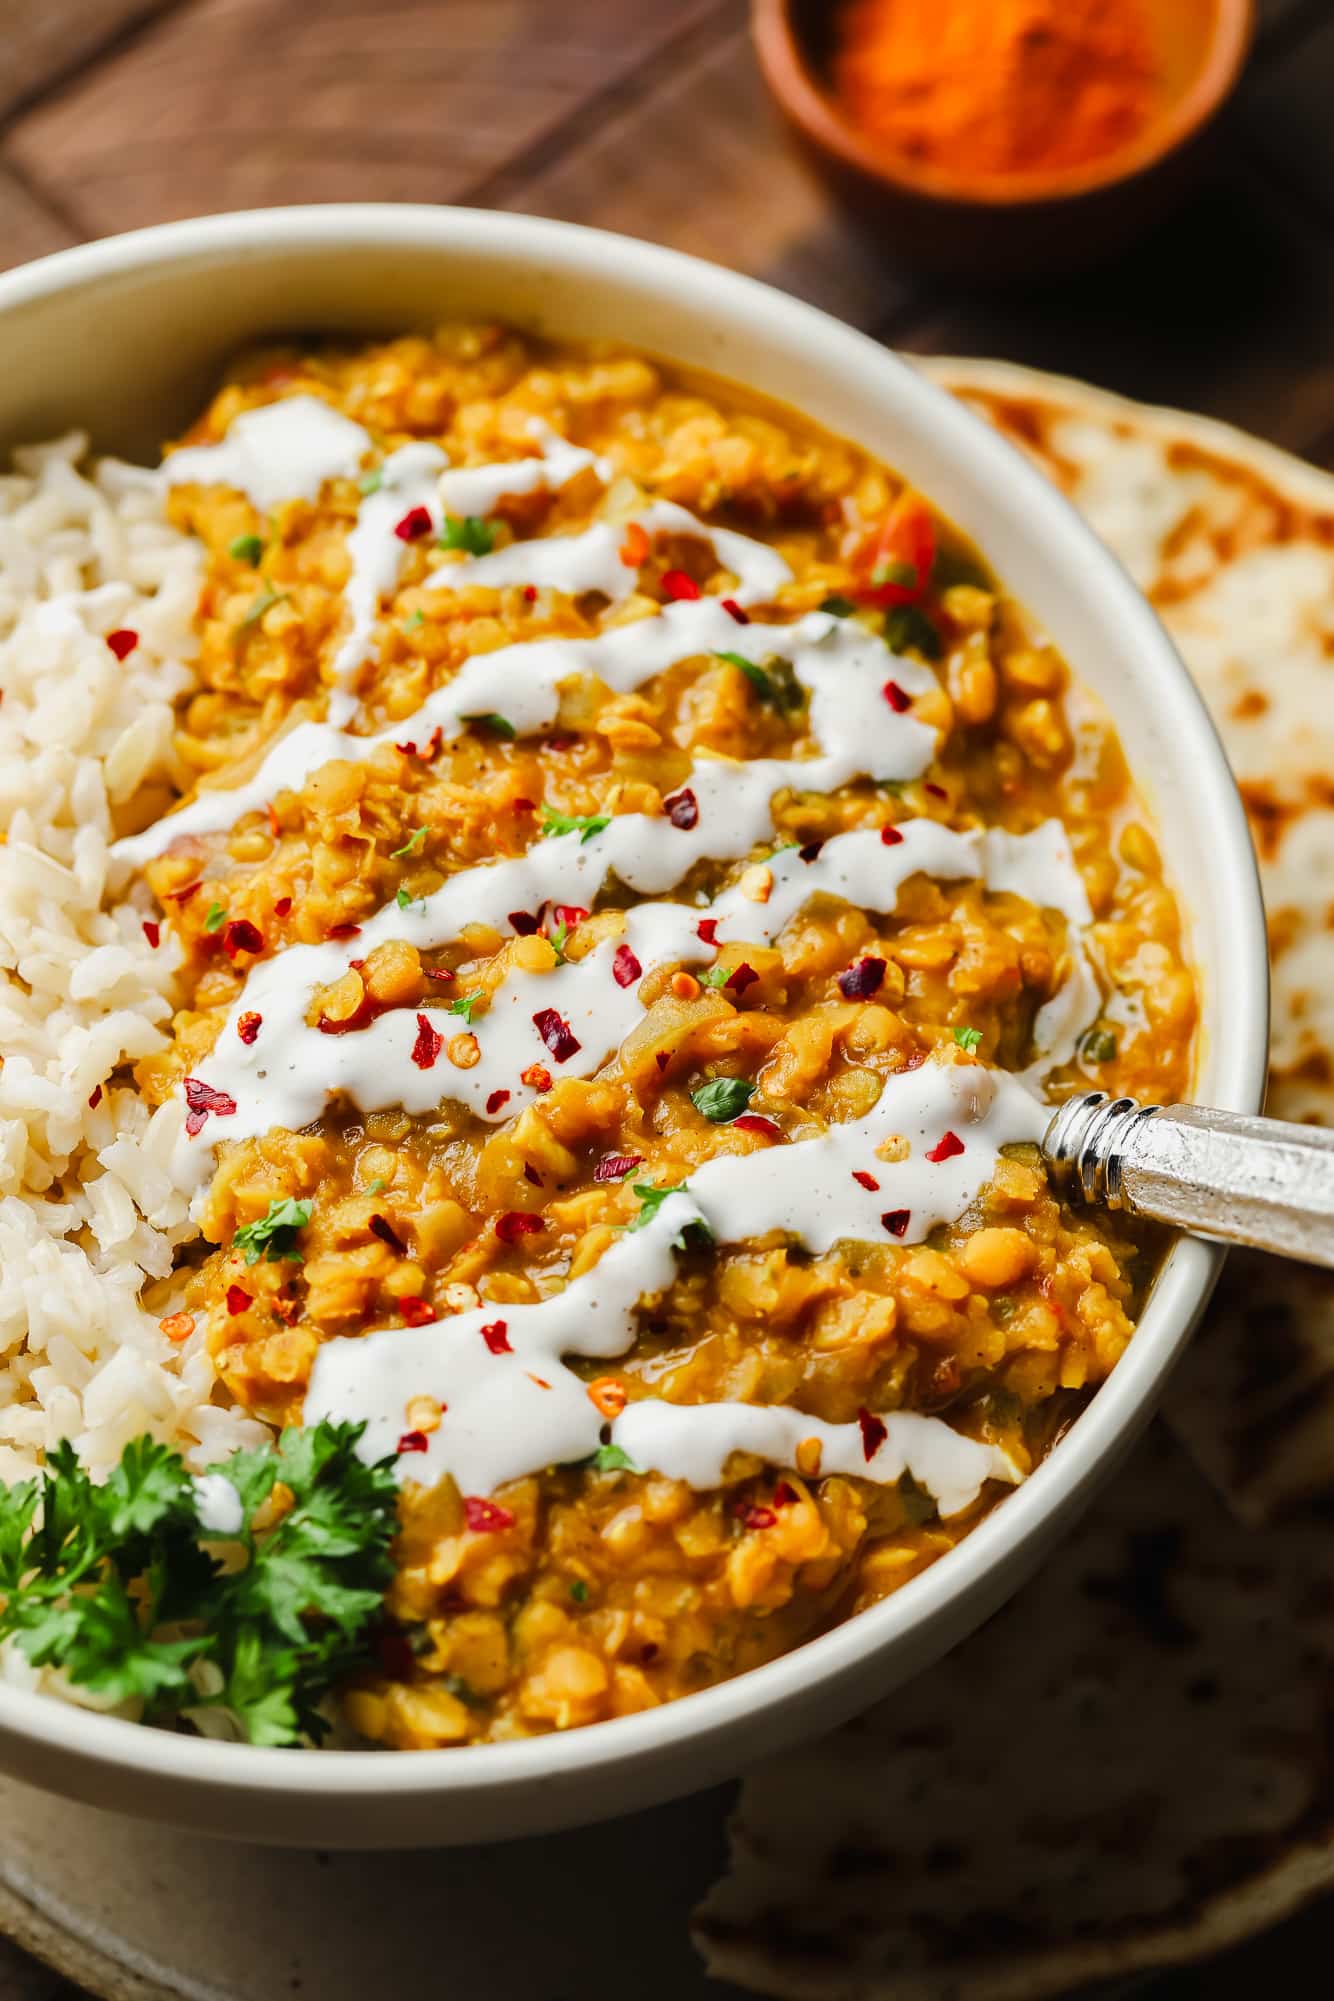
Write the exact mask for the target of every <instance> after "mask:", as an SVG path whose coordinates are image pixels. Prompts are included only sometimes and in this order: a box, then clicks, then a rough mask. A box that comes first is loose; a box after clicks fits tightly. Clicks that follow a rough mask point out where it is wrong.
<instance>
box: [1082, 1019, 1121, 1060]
mask: <svg viewBox="0 0 1334 2001" xmlns="http://www.w3.org/2000/svg"><path fill="white" fill-rule="evenodd" d="M1079 1053H1080V1055H1081V1056H1082V1057H1083V1058H1084V1061H1085V1062H1086V1063H1111V1062H1114V1061H1115V1058H1116V1037H1115V1036H1114V1035H1113V1034H1112V1032H1111V1030H1110V1029H1107V1028H1091V1029H1090V1030H1089V1032H1088V1034H1087V1035H1086V1036H1085V1037H1084V1040H1083V1041H1082V1042H1081V1043H1080V1045H1079Z"/></svg>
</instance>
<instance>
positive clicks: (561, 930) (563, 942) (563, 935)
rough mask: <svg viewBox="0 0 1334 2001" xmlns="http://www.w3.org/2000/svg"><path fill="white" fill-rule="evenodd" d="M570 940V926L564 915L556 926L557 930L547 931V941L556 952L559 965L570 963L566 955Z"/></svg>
mask: <svg viewBox="0 0 1334 2001" xmlns="http://www.w3.org/2000/svg"><path fill="white" fill-rule="evenodd" d="M569 942H570V927H569V925H568V924H567V923H566V922H565V919H564V918H563V917H562V918H561V921H560V923H559V924H558V925H557V926H556V928H555V930H554V931H548V933H547V943H548V944H549V945H550V947H551V949H552V951H553V952H554V953H555V954H556V964H557V965H558V966H564V965H566V964H568V961H567V959H566V957H565V947H566V946H567V945H568V944H569Z"/></svg>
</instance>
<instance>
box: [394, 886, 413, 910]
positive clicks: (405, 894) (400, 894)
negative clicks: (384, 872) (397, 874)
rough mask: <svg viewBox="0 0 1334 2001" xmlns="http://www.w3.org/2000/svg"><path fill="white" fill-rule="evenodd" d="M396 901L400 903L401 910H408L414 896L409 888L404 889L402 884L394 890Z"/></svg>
mask: <svg viewBox="0 0 1334 2001" xmlns="http://www.w3.org/2000/svg"><path fill="white" fill-rule="evenodd" d="M394 901H395V903H396V904H397V905H398V907H399V909H400V910H406V909H407V907H408V905H409V904H410V903H411V901H412V896H411V894H410V892H409V891H408V890H406V889H404V888H403V887H402V886H401V885H400V886H399V888H397V889H396V890H395V891H394Z"/></svg>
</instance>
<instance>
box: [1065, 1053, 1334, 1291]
mask: <svg viewBox="0 0 1334 2001" xmlns="http://www.w3.org/2000/svg"><path fill="white" fill-rule="evenodd" d="M1042 1150H1043V1153H1044V1155H1045V1156H1046V1159H1047V1163H1048V1165H1049V1166H1050V1167H1051V1169H1052V1170H1053V1173H1054V1175H1055V1178H1056V1181H1057V1184H1058V1186H1060V1187H1062V1188H1063V1189H1064V1190H1065V1191H1066V1192H1067V1193H1069V1194H1071V1195H1074V1196H1076V1197H1079V1196H1082V1197H1083V1199H1084V1200H1085V1201H1086V1202H1103V1203H1106V1205H1107V1207H1108V1208H1110V1209H1125V1210H1127V1211H1129V1213H1130V1214H1132V1215H1136V1216H1152V1217H1153V1218H1154V1219H1155V1220H1156V1221H1158V1222H1161V1223H1171V1224H1174V1225H1175V1226H1176V1227H1177V1228H1178V1229H1181V1230H1189V1231H1191V1233H1192V1234H1193V1235H1194V1236H1197V1237H1213V1238H1214V1239H1216V1240H1217V1241H1218V1242H1220V1243H1224V1244H1250V1245H1252V1246H1253V1247H1254V1248H1255V1249H1257V1250H1262V1251H1272V1252H1274V1253H1275V1255H1276V1256H1278V1257H1282V1258H1299V1259H1301V1260H1302V1261H1303V1262H1304V1263H1307V1264H1317V1265H1328V1266H1330V1267H1331V1268H1334V1132H1325V1131H1322V1130H1320V1128H1318V1127H1316V1126H1297V1125H1287V1124H1285V1123H1283V1121H1281V1120H1279V1119H1256V1118H1242V1117H1240V1116H1239V1115H1238V1114H1237V1113H1236V1112H1215V1111H1210V1110H1208V1109H1207V1108H1206V1107H1205V1106H1203V1105H1139V1104H1136V1102H1135V1100H1134V1099H1133V1098H1109V1097H1108V1096H1107V1095H1106V1093H1105V1092H1103V1091H1090V1092H1088V1093H1087V1095H1085V1096H1083V1097H1079V1098H1071V1099H1069V1100H1068V1101H1067V1102H1066V1103H1065V1104H1064V1105H1062V1106H1061V1109H1060V1110H1059V1111H1058V1112H1057V1114H1056V1116H1055V1118H1054V1119H1053V1120H1052V1122H1051V1124H1050V1125H1049V1126H1048V1128H1047V1132H1046V1137H1045V1138H1044V1140H1043V1142H1042Z"/></svg>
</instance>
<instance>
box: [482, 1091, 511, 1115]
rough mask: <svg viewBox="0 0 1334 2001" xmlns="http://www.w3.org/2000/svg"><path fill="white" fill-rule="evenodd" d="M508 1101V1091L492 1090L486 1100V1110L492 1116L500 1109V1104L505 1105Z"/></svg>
mask: <svg viewBox="0 0 1334 2001" xmlns="http://www.w3.org/2000/svg"><path fill="white" fill-rule="evenodd" d="M509 1101H510V1094H509V1092H508V1091H493V1092H492V1093H491V1096H490V1097H489V1098H488V1099H487V1101H486V1109H487V1112H488V1113H489V1114H490V1115H491V1116H492V1117H494V1116H495V1114H496V1113H497V1112H498V1111H499V1110H500V1108H501V1106H502V1105H507V1104H508V1103H509Z"/></svg>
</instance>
